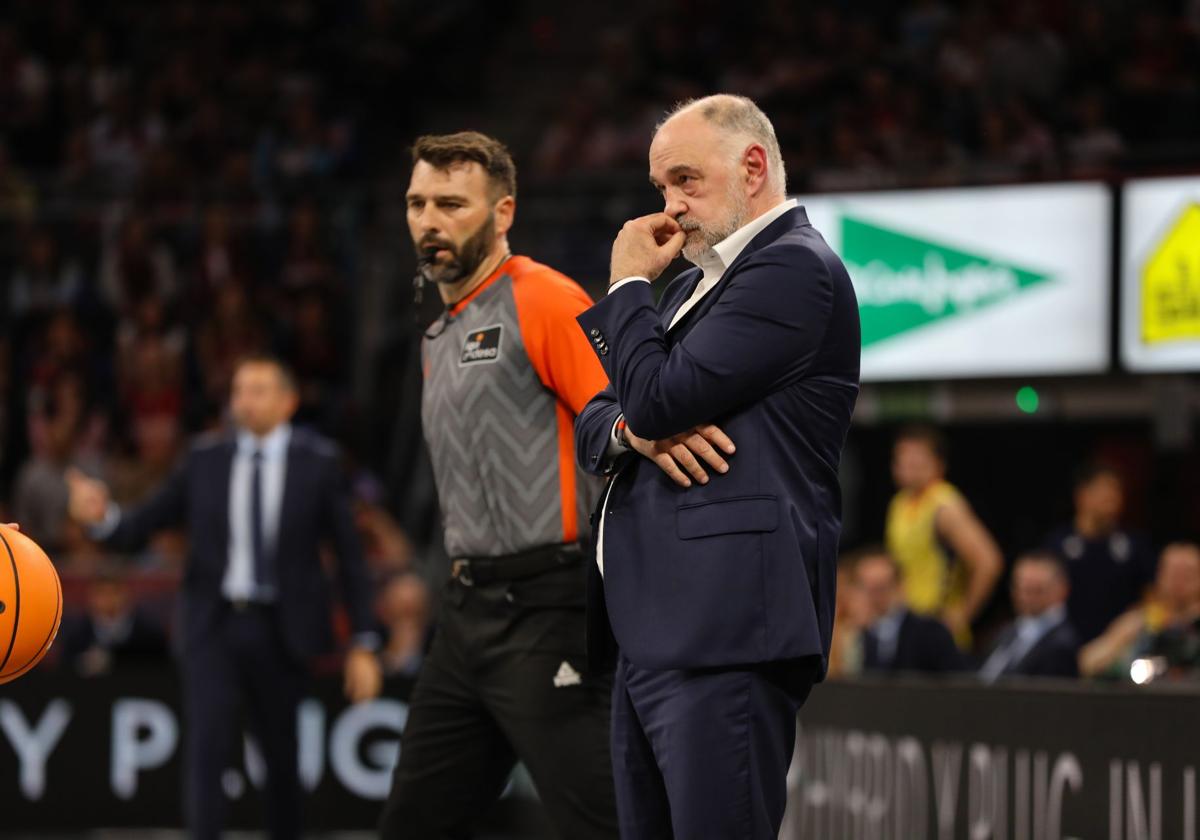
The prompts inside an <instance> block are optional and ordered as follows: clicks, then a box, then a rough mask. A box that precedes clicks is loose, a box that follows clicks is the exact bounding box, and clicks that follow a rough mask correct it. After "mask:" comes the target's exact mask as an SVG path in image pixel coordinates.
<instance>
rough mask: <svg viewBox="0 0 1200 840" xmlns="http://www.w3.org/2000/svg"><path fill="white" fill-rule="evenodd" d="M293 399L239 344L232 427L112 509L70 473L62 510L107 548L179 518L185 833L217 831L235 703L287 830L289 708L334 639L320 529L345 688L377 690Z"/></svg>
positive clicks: (292, 718) (339, 530)
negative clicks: (184, 538) (150, 488)
mask: <svg viewBox="0 0 1200 840" xmlns="http://www.w3.org/2000/svg"><path fill="white" fill-rule="evenodd" d="M297 405H298V398H297V393H296V385H295V381H294V379H293V378H292V374H291V372H290V371H289V370H288V368H287V367H286V366H285V365H284V364H283V363H282V362H280V361H279V360H277V359H274V358H271V357H267V356H254V357H250V358H247V359H244V360H242V361H241V362H240V363H239V364H238V366H237V369H236V372H235V373H234V378H233V394H232V397H231V403H230V410H231V414H232V416H233V419H234V422H235V423H236V425H237V431H236V433H235V434H233V435H227V436H217V437H205V438H203V439H201V440H200V441H199V442H197V443H196V444H195V445H193V446H192V448H191V450H190V451H189V452H188V453H187V455H186V456H185V457H184V459H183V461H182V463H181V464H180V465H179V467H178V468H177V469H176V471H175V472H174V473H173V474H172V476H171V477H170V478H169V479H168V480H167V481H166V483H165V484H163V485H162V486H161V487H160V488H158V490H157V491H155V492H154V493H153V494H151V496H150V498H149V499H147V500H146V501H145V502H143V503H142V504H141V505H139V506H137V507H135V508H133V509H132V510H127V511H122V510H120V509H119V508H117V506H116V505H114V504H113V503H112V502H111V500H110V498H109V494H108V488H107V487H106V486H105V485H103V484H102V483H100V482H98V481H95V480H94V479H90V478H87V477H86V476H84V475H82V474H80V473H78V472H71V473H69V474H68V483H69V485H70V495H71V499H70V510H71V514H72V516H73V517H75V518H76V519H77V520H79V521H80V522H82V523H84V524H87V525H89V526H91V528H92V535H93V537H95V538H96V539H100V540H103V541H104V542H105V543H106V544H107V545H109V546H111V547H113V548H117V549H122V550H130V549H133V548H135V547H137V546H139V545H141V544H144V543H145V542H146V541H147V540H148V539H149V538H150V536H151V535H152V534H153V533H154V532H156V531H158V530H160V529H162V528H165V527H169V526H179V525H185V526H186V527H187V529H188V531H189V537H190V538H189V553H188V558H187V565H186V567H185V570H184V577H183V590H182V593H181V600H182V613H183V614H182V619H183V620H182V622H181V638H180V639H179V641H180V654H181V664H182V670H183V689H184V709H185V716H186V724H187V734H186V745H187V748H186V756H185V762H186V763H185V767H186V772H185V774H184V775H185V779H186V791H185V795H186V807H187V822H188V827H189V830H190V832H191V835H192V837H194V838H197V840H215V838H217V837H218V836H219V835H220V832H221V827H222V826H223V824H224V821H225V810H226V802H225V794H224V791H223V790H222V786H221V775H222V773H223V772H224V770H225V768H226V766H227V764H228V762H229V760H230V759H231V758H232V757H233V747H234V745H235V743H236V736H237V732H238V728H237V724H238V707H239V706H244V707H245V710H246V712H247V713H248V718H249V722H250V726H251V729H252V731H253V732H254V734H255V735H256V736H257V738H258V741H259V744H260V745H261V747H262V753H263V758H264V760H265V763H266V767H267V784H266V800H267V812H268V820H267V822H268V825H269V827H270V834H271V837H272V838H273V840H294V838H297V837H299V836H300V787H299V780H298V772H297V754H296V749H297V746H296V708H297V706H298V704H299V702H300V699H301V696H302V691H303V686H304V684H305V677H306V665H307V662H308V660H309V659H311V658H312V657H313V656H315V655H316V654H319V653H323V652H325V651H326V650H328V649H329V647H330V646H331V644H332V641H333V636H332V627H331V598H330V589H331V582H330V580H329V579H328V577H327V575H326V573H325V570H324V568H323V567H322V563H321V552H320V547H321V544H322V543H323V542H325V541H328V542H330V543H331V544H332V546H333V548H334V549H335V552H336V555H337V560H338V562H337V570H338V577H339V583H340V584H341V594H342V598H343V599H344V601H345V603H346V607H347V610H348V612H349V616H350V623H351V626H352V628H353V630H354V631H355V637H354V646H353V647H352V648H351V650H350V652H349V653H348V655H347V657H346V693H347V696H348V697H350V699H351V700H355V701H358V700H365V699H369V698H371V697H374V696H376V695H377V694H378V693H379V688H380V683H381V672H380V666H379V662H378V660H377V659H376V657H375V654H374V652H373V651H374V650H375V649H376V648H377V647H378V639H377V636H376V634H375V633H374V631H373V630H372V618H371V604H370V595H369V591H368V582H367V578H366V574H365V569H364V565H363V558H362V548H361V546H360V544H359V541H358V536H357V533H356V531H355V528H354V522H353V519H352V516H351V513H350V501H349V497H348V495H347V494H346V492H345V491H344V489H343V482H342V480H341V475H340V470H339V463H338V455H337V451H336V450H335V448H334V447H333V446H332V445H331V444H330V443H328V442H327V441H325V440H323V439H322V438H320V437H318V436H316V435H315V434H312V433H310V432H307V431H304V430H302V429H297V428H293V427H292V425H291V422H290V420H291V417H292V415H293V414H294V413H295V411H296V407H297Z"/></svg>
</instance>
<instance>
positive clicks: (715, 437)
mask: <svg viewBox="0 0 1200 840" xmlns="http://www.w3.org/2000/svg"><path fill="white" fill-rule="evenodd" d="M625 440H626V441H628V442H629V445H630V446H631V447H632V448H633V449H634V451H636V452H638V453H639V454H641V455H644V456H646V457H647V458H649V459H650V460H651V461H653V462H654V463H655V464H657V465H658V467H659V469H661V470H662V471H663V472H665V473H666V474H667V475H668V476H670V478H671V480H672V481H674V482H675V483H676V484H678V485H679V486H680V487H691V486H692V481H693V480H695V481H697V482H699V483H700V484H708V481H709V478H708V469H712V470H715V471H716V472H718V473H726V472H728V471H729V462H728V461H726V460H725V456H726V455H732V454H733V453H734V451H735V449H736V447H735V446H734V445H733V441H732V440H730V439H729V437H728V436H727V435H726V434H725V433H724V432H723V431H721V430H720V429H719V428H718V427H716V426H714V425H712V424H711V423H708V424H705V425H702V426H697V427H696V428H694V429H692V430H691V431H690V432H683V433H682V434H678V435H675V436H674V437H671V438H667V439H665V440H647V439H645V438H641V437H638V436H637V435H635V434H634V433H633V432H632V431H631V430H630V429H628V428H626V429H625ZM706 467H707V468H708V469H706Z"/></svg>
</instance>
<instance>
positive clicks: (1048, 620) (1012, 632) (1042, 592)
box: [979, 551, 1079, 682]
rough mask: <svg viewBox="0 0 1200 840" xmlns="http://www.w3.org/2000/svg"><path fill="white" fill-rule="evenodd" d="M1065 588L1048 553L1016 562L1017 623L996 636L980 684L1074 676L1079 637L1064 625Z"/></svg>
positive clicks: (1063, 577)
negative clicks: (983, 682)
mask: <svg viewBox="0 0 1200 840" xmlns="http://www.w3.org/2000/svg"><path fill="white" fill-rule="evenodd" d="M1070 587H1071V584H1070V582H1069V580H1068V579H1067V570H1066V569H1065V568H1063V565H1062V561H1061V560H1059V559H1058V558H1057V557H1055V556H1054V555H1053V554H1051V553H1050V552H1048V551H1035V552H1031V553H1029V554H1025V555H1022V556H1021V557H1018V558H1017V562H1016V565H1015V566H1014V567H1013V573H1012V600H1013V607H1014V609H1015V610H1016V612H1017V620H1016V621H1014V622H1013V623H1012V624H1010V625H1008V627H1006V628H1004V630H1002V631H1001V632H1000V636H999V640H998V641H997V642H996V646H995V647H994V648H993V649H992V652H991V654H990V655H989V656H988V658H987V659H986V660H984V663H983V667H982V668H980V669H979V676H980V679H982V680H984V681H985V682H994V681H996V680H998V679H1000V678H1001V677H1018V676H1019V677H1077V676H1079V667H1078V665H1077V663H1076V657H1077V656H1078V654H1079V636H1078V634H1077V633H1076V632H1075V628H1073V627H1072V626H1071V622H1070V621H1068V620H1067V606H1066V604H1067V593H1068V592H1069V591H1070Z"/></svg>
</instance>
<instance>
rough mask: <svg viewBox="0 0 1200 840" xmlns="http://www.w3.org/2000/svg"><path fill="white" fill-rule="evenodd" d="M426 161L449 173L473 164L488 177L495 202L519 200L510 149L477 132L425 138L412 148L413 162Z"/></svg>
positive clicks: (414, 163) (433, 135)
mask: <svg viewBox="0 0 1200 840" xmlns="http://www.w3.org/2000/svg"><path fill="white" fill-rule="evenodd" d="M422 160H423V161H425V162H426V163H428V164H429V165H430V166H432V167H433V168H434V169H449V168H450V167H451V166H453V165H454V164H456V163H464V162H467V161H474V162H475V163H478V164H479V165H480V166H482V167H483V171H484V172H486V173H487V176H488V184H489V185H490V187H491V193H492V199H493V200H495V201H498V200H499V199H501V198H503V197H504V196H506V195H511V196H512V197H513V198H516V197H517V165H516V164H515V163H513V159H512V154H511V153H510V152H509V151H508V147H507V146H505V145H504V144H503V143H501V142H500V141H499V140H497V139H496V138H495V137H489V136H487V135H486V134H481V133H480V132H478V131H459V132H457V133H455V134H426V135H424V136H422V137H418V138H417V142H415V143H413V147H412V162H413V165H414V166H415V165H416V164H417V162H418V161H422Z"/></svg>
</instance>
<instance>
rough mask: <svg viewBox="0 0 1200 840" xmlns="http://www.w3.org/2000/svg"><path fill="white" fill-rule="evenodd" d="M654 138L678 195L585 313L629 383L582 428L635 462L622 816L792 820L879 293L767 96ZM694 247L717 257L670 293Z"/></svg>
mask: <svg viewBox="0 0 1200 840" xmlns="http://www.w3.org/2000/svg"><path fill="white" fill-rule="evenodd" d="M649 157H650V180H651V183H652V184H653V185H654V186H655V188H656V189H658V191H659V192H660V193H661V194H662V196H663V201H664V208H663V212H662V213H655V214H652V215H649V216H644V217H642V218H639V219H634V220H632V221H630V222H627V223H626V224H625V226H624V228H622V230H621V232H620V234H619V235H618V236H617V239H616V241H615V242H614V243H613V250H612V264H611V267H610V277H609V290H608V294H607V296H606V297H605V298H604V299H603V300H602V301H600V302H599V303H597V304H596V305H595V306H594V307H592V308H591V309H590V310H588V311H587V312H585V313H584V314H583V315H581V316H580V317H579V319H578V320H579V323H580V325H581V326H582V327H583V329H584V332H585V333H587V335H588V337H589V339H590V340H591V342H592V346H593V348H594V350H595V353H596V355H597V356H598V357H599V358H600V362H601V364H602V365H604V369H605V370H606V371H607V373H608V376H609V380H610V381H611V383H612V385H611V386H610V387H609V388H606V389H605V390H604V391H603V392H601V393H600V394H599V395H597V396H596V397H595V398H594V399H592V401H591V402H590V403H589V404H588V405H587V407H586V408H585V409H584V410H583V412H582V413H580V415H579V418H578V419H577V421H576V425H575V431H576V455H577V458H578V459H579V463H580V464H581V465H582V466H583V467H584V468H585V469H588V470H590V471H592V472H595V473H609V472H615V476H614V478H613V480H612V482H611V483H610V484H609V487H608V491H607V493H606V496H605V498H604V501H603V502H602V503H601V506H600V519H599V522H598V526H597V531H598V536H597V555H598V557H597V560H598V565H597V567H596V569H595V571H594V573H593V577H592V587H591V598H590V603H589V608H590V613H591V615H592V616H594V618H595V623H594V624H592V629H593V632H599V633H600V634H601V636H600V638H606V636H604V635H603V634H607V633H608V631H609V627H611V631H612V633H613V635H614V636H615V639H616V642H617V645H618V646H619V649H620V655H619V659H618V662H617V672H616V683H615V690H614V694H613V736H612V737H613V768H614V775H615V777H616V782H617V785H616V788H617V806H618V807H617V811H618V817H619V819H620V823H621V836H622V837H624V838H626V840H634V838H660V837H669V836H675V837H704V838H714V840H715V838H726V837H729V838H732V837H738V838H744V837H754V838H766V837H770V838H774V837H776V836H777V834H778V832H779V826H780V823H781V821H782V819H783V807H784V796H785V776H786V773H787V768H788V763H789V761H790V760H791V756H792V748H793V745H794V741H795V727H796V711H797V710H798V709H799V707H800V706H801V705H802V704H803V703H804V701H805V699H806V698H807V696H808V693H809V690H810V689H811V687H812V685H813V684H814V683H815V682H817V681H819V680H820V679H822V677H823V676H824V674H825V668H826V662H827V658H828V655H829V647H830V636H831V633H832V626H833V609H834V589H835V579H836V573H837V569H836V566H837V546H838V539H839V536H840V533H841V495H840V490H839V487H838V482H837V469H838V462H839V460H840V458H841V452H842V446H843V444H844V443H845V438H846V431H847V429H848V428H849V425H850V415H851V414H852V413H853V410H854V403H855V400H856V398H857V396H858V369H859V353H860V337H859V323H858V305H857V302H856V300H855V297H854V289H853V287H852V286H851V284H850V277H849V275H848V274H847V273H846V269H845V267H844V266H843V265H842V262H841V260H840V259H838V257H837V255H835V254H834V253H833V251H832V250H830V248H829V246H828V245H827V244H826V243H825V240H824V239H823V238H822V237H821V234H820V233H818V232H817V231H816V230H814V229H813V227H812V225H811V224H809V221H808V217H807V216H806V214H805V212H804V208H803V207H800V206H799V205H797V203H796V202H795V201H789V200H788V198H787V191H786V179H785V175H784V169H783V160H782V157H781V155H780V152H779V143H778V140H777V139H776V137H775V130H774V128H773V127H772V126H771V122H770V120H768V119H767V117H766V115H765V114H763V112H762V111H761V110H759V108H758V107H757V106H756V105H755V104H754V103H753V102H751V101H750V100H749V99H745V98H743V97H736V96H711V97H707V98H705V99H701V100H698V101H696V102H692V103H689V104H686V105H684V106H681V107H680V108H678V109H677V110H676V111H675V112H674V113H673V114H672V115H671V116H669V117H668V119H667V120H666V121H665V122H663V123H662V125H660V126H659V129H658V131H657V133H656V134H655V136H654V140H653V142H652V143H651V145H650V156H649ZM679 254H682V255H683V256H684V257H685V258H687V259H688V260H689V261H691V262H692V263H693V264H694V265H695V268H693V269H691V270H689V271H686V272H684V273H683V274H681V275H680V276H679V277H678V278H676V279H675V280H674V281H673V282H672V283H671V284H670V285H669V286H668V287H667V289H666V291H665V292H664V293H663V295H662V297H661V300H660V301H659V302H658V303H657V304H656V303H655V294H654V292H653V291H652V290H651V282H653V281H654V280H656V279H657V278H658V277H659V276H660V275H661V274H662V273H663V271H664V270H665V269H666V268H667V266H668V264H669V263H670V262H671V261H672V260H673V259H675V257H676V256H678V255H679ZM735 446H736V448H737V455H736V456H733V457H731V458H729V460H728V461H727V460H726V458H727V457H728V456H731V455H732V453H733V451H734V447H735ZM698 459H699V460H698ZM709 471H711V472H712V473H713V474H712V475H711V477H710V475H709ZM601 573H602V574H603V586H602V589H603V597H601V592H600V590H601V586H600V585H599V584H600V578H599V575H600V574H601ZM596 652H598V651H596Z"/></svg>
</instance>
